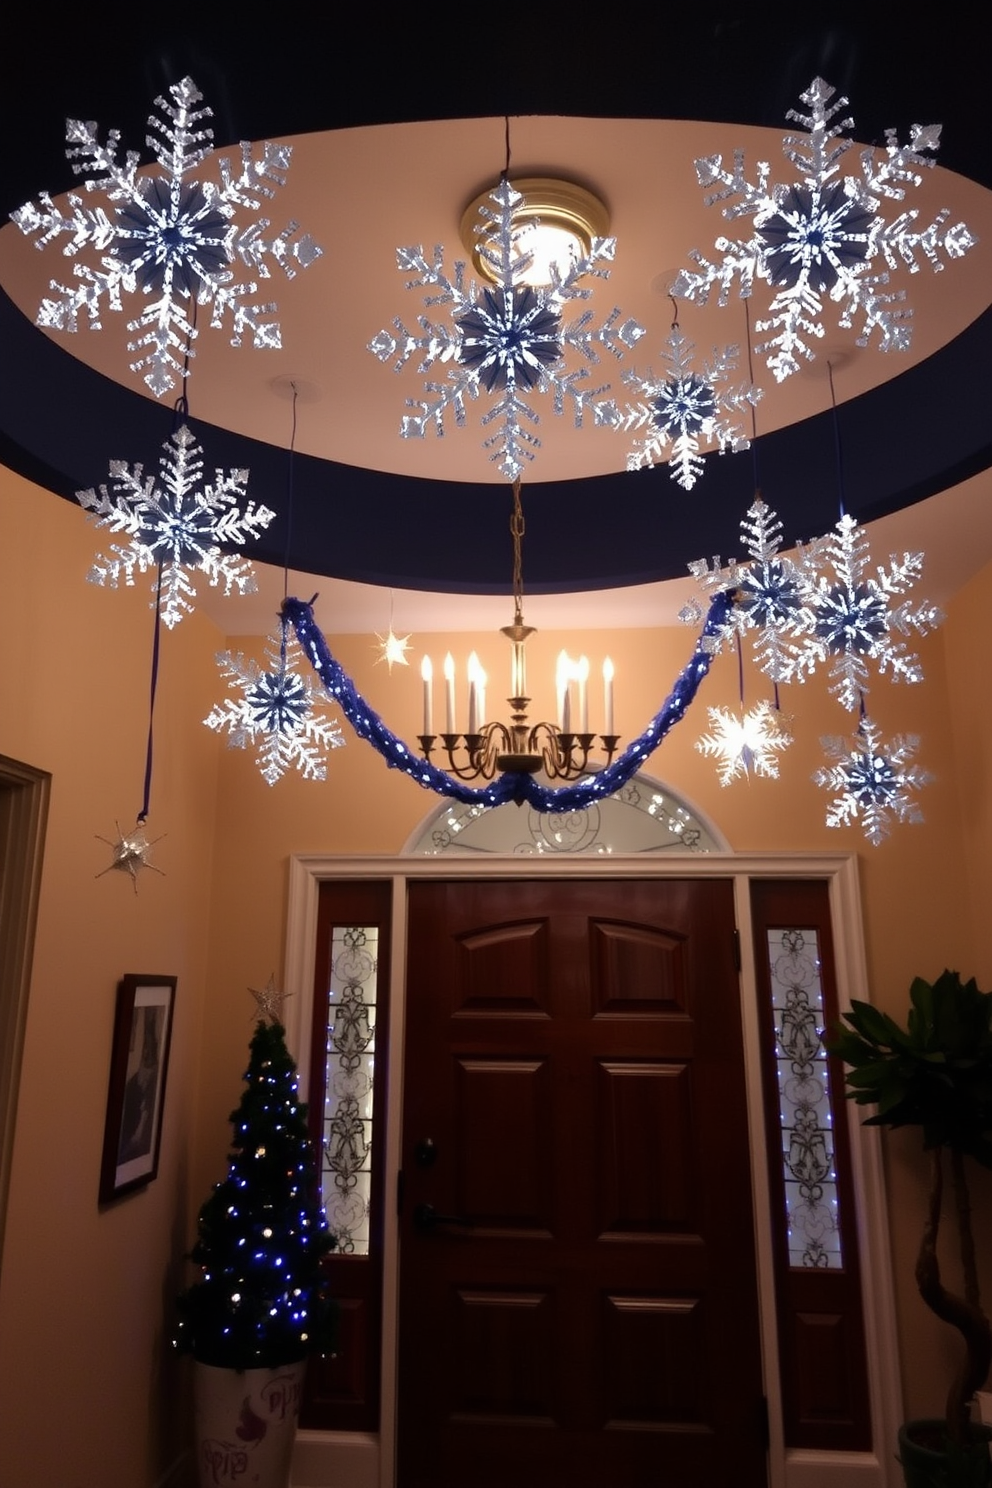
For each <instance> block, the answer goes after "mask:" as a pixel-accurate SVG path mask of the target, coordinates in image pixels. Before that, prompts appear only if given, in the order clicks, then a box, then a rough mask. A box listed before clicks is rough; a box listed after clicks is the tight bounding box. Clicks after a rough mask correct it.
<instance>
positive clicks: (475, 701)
mask: <svg viewBox="0 0 992 1488" xmlns="http://www.w3.org/2000/svg"><path fill="white" fill-rule="evenodd" d="M480 670H481V669H480V667H479V658H478V657H477V656H476V654H475V652H474V651H473V652H472V653H471V655H470V656H469V659H468V732H469V733H470V734H477V733H478V732H479V672H480Z"/></svg>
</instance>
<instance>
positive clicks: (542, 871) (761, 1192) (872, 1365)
mask: <svg viewBox="0 0 992 1488" xmlns="http://www.w3.org/2000/svg"><path fill="white" fill-rule="evenodd" d="M521 876H524V877H528V878H535V879H542V878H550V879H559V880H567V879H580V878H611V879H615V878H640V879H645V878H659V879H661V878H730V879H732V880H733V881H734V887H735V902H736V907H737V923H738V928H739V930H740V934H741V951H742V957H741V959H742V971H741V1008H742V1020H743V1031H744V1060H745V1076H746V1081H747V1092H748V1111H749V1118H748V1119H749V1125H750V1130H751V1147H752V1152H753V1154H754V1161H753V1163H752V1194H753V1201H754V1217H755V1239H756V1246H757V1255H758V1295H759V1303H760V1307H761V1333H762V1354H763V1366H764V1372H765V1383H766V1387H767V1391H768V1400H769V1428H770V1440H771V1445H770V1450H769V1479H768V1481H769V1488H814V1485H815V1488H833V1485H834V1484H836V1488H845V1485H849V1484H852V1483H857V1485H858V1488H897V1485H898V1483H899V1481H900V1474H899V1469H898V1464H897V1463H896V1461H895V1454H894V1448H895V1441H896V1433H897V1430H898V1426H899V1422H900V1421H901V1419H902V1401H901V1397H900V1391H899V1383H898V1381H899V1368H898V1347H897V1336H896V1323H895V1300H894V1295H893V1291H892V1268H891V1259H890V1249H889V1230H888V1216H887V1211H886V1205H885V1187H884V1177H883V1172H882V1159H881V1144H880V1140H879V1134H878V1132H877V1130H876V1129H875V1128H871V1127H865V1126H864V1125H863V1124H862V1123H861V1122H855V1123H853V1124H852V1133H851V1137H852V1141H851V1160H852V1166H853V1179H854V1188H855V1196H856V1204H857V1216H858V1242H859V1247H860V1251H861V1264H862V1287H863V1305H864V1316H865V1333H866V1344H867V1351H868V1373H869V1388H870V1393H871V1407H872V1425H873V1436H874V1440H875V1442H876V1444H877V1446H876V1450H875V1451H874V1452H870V1453H832V1452H810V1451H787V1450H786V1448H785V1447H784V1444H783V1439H782V1419H781V1412H780V1408H779V1390H778V1380H779V1358H778V1343H777V1336H776V1323H775V1293H774V1284H773V1280H774V1279H773V1275H772V1266H771V1211H770V1205H769V1192H768V1176H767V1164H766V1163H764V1162H762V1161H761V1160H760V1159H761V1155H762V1154H763V1153H764V1152H765V1150H766V1136H765V1127H764V1118H763V1112H762V1102H761V1071H760V1039H759V1034H758V1020H757V1001H756V998H757V991H756V985H755V972H754V944H753V937H752V934H751V915H750V899H749V886H750V882H751V880H752V879H754V878H806V879H825V880H826V881H827V883H828V885H829V895H830V908H831V915H832V919H833V927H834V942H835V947H836V961H837V982H838V996H839V1000H840V1006H841V1009H842V1010H843V1009H845V1008H847V1007H849V1006H850V1003H851V999H852V998H858V999H860V1000H862V1001H868V1000H870V999H869V996H868V979H867V969H866V965H865V957H864V933H863V924H862V917H861V897H860V889H859V884H858V869H857V859H856V858H855V857H854V856H852V855H849V854H840V853H835V854H816V855H813V854H800V853H795V854H781V853H777V854H745V855H737V854H734V853H708V854H706V855H705V856H704V855H702V854H693V855H687V856H685V857H681V858H669V857H665V858H664V859H661V858H652V857H643V856H630V857H626V856H619V855H617V856H610V857H608V858H606V857H602V858H600V857H596V858H588V857H581V856H578V855H577V856H575V857H566V856H564V855H562V856H557V855H556V856H555V857H554V858H553V859H552V858H541V857H528V858H526V859H521V858H520V857H517V856H510V855H507V856H502V855H498V854H492V855H489V854H487V855H486V856H485V857H484V858H456V857H451V858H409V857H406V858H400V857H353V858H347V857H335V856H332V855H330V854H319V853H306V854H298V855H296V856H294V857H292V858H290V860H289V896H288V906H287V910H288V912H287V930H286V961H285V973H284V982H283V985H284V987H285V990H286V992H287V993H288V994H290V998H289V1001H288V1003H287V1005H286V1015H287V1016H286V1031H287V1040H288V1043H289V1046H290V1048H291V1050H292V1051H293V1054H294V1057H295V1058H296V1061H297V1064H298V1065H299V1068H300V1070H301V1071H305V1070H306V1069H307V1068H308V1065H309V1054H310V1022H309V1018H308V1013H309V1010H310V996H311V989H312V985H313V965H314V954H315V949H316V935H317V900H318V895H319V891H320V884H321V882H323V881H325V880H328V879H335V878H349V879H361V878H376V879H385V880H388V881H391V882H392V884H393V947H394V951H393V957H392V978H391V986H390V997H391V1005H390V1018H391V1034H390V1043H391V1047H392V1048H393V1049H402V1048H403V1046H404V1034H405V1028H404V1015H405V981H406V955H405V946H406V886H407V884H408V883H409V882H411V881H414V880H422V879H455V878H458V879H461V878H480V879H499V878H519V877H521ZM402 1065H403V1061H402V1059H398V1058H394V1059H391V1060H390V1066H389V1091H388V1119H387V1129H386V1141H385V1161H386V1175H385V1180H386V1188H385V1191H386V1193H390V1192H393V1191H394V1187H395V1182H396V1174H397V1171H398V1167H399V1148H400V1119H401V1115H402V1101H403V1090H402ZM301 1094H302V1096H303V1098H304V1099H305V1098H306V1090H305V1088H303V1087H302V1082H301ZM397 1301H398V1235H397V1223H396V1215H395V1213H392V1212H391V1213H389V1214H387V1215H386V1233H385V1256H384V1278H383V1354H382V1357H383V1379H382V1429H381V1430H380V1432H379V1435H378V1438H375V1437H364V1438H363V1439H362V1441H361V1442H359V1441H358V1440H357V1439H356V1440H355V1441H351V1440H350V1438H345V1437H344V1436H343V1434H340V1433H337V1434H326V1435H325V1434H323V1433H319V1432H301V1433H300V1440H299V1450H298V1453H297V1461H298V1465H299V1467H301V1468H303V1471H304V1473H305V1476H301V1475H300V1473H299V1472H296V1473H295V1475H294V1482H299V1484H300V1485H301V1488H302V1485H304V1484H305V1485H306V1488H324V1485H325V1484H332V1483H336V1482H340V1481H342V1477H341V1472H340V1468H339V1466H338V1462H339V1459H340V1454H341V1453H342V1452H344V1451H347V1453H348V1466H349V1474H348V1482H349V1484H351V1485H352V1488H392V1485H393V1482H394V1463H395V1418H396V1409H395V1407H396V1354H397V1349H396V1341H397ZM304 1463H305V1467H304Z"/></svg>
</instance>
